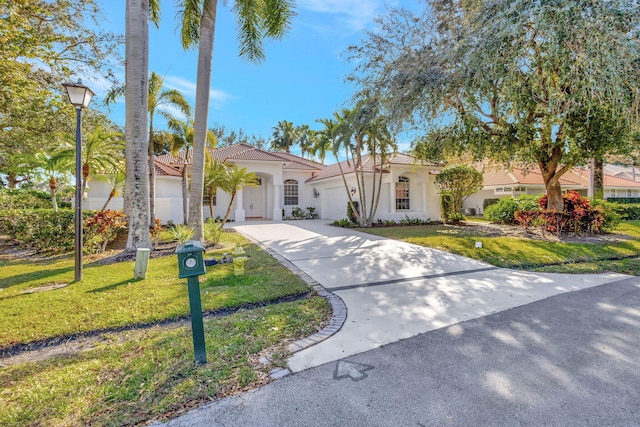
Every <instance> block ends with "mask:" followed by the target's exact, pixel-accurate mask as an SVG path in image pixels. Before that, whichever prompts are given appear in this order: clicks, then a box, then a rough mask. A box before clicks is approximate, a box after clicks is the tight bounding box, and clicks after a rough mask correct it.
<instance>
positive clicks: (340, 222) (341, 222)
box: [331, 218, 353, 227]
mask: <svg viewBox="0 0 640 427" xmlns="http://www.w3.org/2000/svg"><path fill="white" fill-rule="evenodd" d="M331 225H335V226H338V227H351V225H353V223H352V222H351V220H350V219H349V218H342V219H336V220H335V221H333V222H332V223H331Z"/></svg>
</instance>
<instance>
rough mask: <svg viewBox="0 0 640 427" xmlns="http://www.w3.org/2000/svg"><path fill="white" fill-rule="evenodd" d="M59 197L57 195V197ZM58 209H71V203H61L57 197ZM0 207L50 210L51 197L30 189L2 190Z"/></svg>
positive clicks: (44, 192) (0, 192) (0, 191)
mask: <svg viewBox="0 0 640 427" xmlns="http://www.w3.org/2000/svg"><path fill="white" fill-rule="evenodd" d="M58 196H59V195H58ZM57 200H58V207H59V208H68V207H71V203H68V202H62V201H61V199H60V197H57ZM0 206H2V209H52V208H53V206H51V195H50V194H49V193H47V192H46V191H40V190H34V189H32V188H29V189H23V188H3V189H0Z"/></svg>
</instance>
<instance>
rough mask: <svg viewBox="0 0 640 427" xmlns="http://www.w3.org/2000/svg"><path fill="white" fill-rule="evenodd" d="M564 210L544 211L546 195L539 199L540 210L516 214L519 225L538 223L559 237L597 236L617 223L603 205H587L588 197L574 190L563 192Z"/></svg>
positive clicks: (606, 204) (609, 208) (607, 206)
mask: <svg viewBox="0 0 640 427" xmlns="http://www.w3.org/2000/svg"><path fill="white" fill-rule="evenodd" d="M562 198H563V199H564V211H563V212H557V211H554V210H550V209H546V206H547V196H546V195H544V196H542V197H540V200H539V201H538V205H539V208H540V209H530V210H522V211H518V212H517V213H516V220H517V222H518V223H519V224H521V225H523V226H525V227H528V226H530V225H533V224H535V223H542V225H543V226H544V227H545V229H546V230H547V231H550V232H553V233H556V234H558V235H561V234H563V233H578V234H580V233H588V234H592V233H601V232H603V231H608V230H612V229H614V228H615V226H616V225H617V223H618V222H619V220H620V219H619V218H620V217H619V215H617V214H616V212H615V209H613V208H612V207H611V204H609V203H607V202H602V201H598V202H595V203H594V207H592V206H591V202H590V200H589V199H588V198H586V197H582V196H581V195H580V194H579V193H578V192H576V191H567V192H566V193H564V194H563V195H562Z"/></svg>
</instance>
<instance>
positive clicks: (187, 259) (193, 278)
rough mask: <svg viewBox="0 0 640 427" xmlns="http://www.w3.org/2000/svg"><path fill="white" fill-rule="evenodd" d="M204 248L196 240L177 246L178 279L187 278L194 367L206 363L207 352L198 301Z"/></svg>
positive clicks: (203, 272)
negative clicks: (194, 359)
mask: <svg viewBox="0 0 640 427" xmlns="http://www.w3.org/2000/svg"><path fill="white" fill-rule="evenodd" d="M203 253H204V247H203V246H202V243H200V242H198V241H197V240H189V241H187V242H185V243H182V244H180V245H178V247H177V248H176V254H177V255H178V278H180V279H184V278H185V277H186V278H187V286H188V289H189V312H190V314H191V334H192V336H193V351H194V355H195V358H196V365H202V364H205V363H207V351H206V348H205V343H204V323H203V321H202V303H201V301H200V279H199V278H198V276H200V275H202V274H205V273H206V270H205V266H204V259H203V257H202V254H203Z"/></svg>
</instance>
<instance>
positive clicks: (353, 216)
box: [347, 201, 360, 224]
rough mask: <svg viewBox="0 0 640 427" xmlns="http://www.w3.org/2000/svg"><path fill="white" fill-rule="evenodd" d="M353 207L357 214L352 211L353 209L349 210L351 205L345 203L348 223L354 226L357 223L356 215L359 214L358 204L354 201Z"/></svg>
mask: <svg viewBox="0 0 640 427" xmlns="http://www.w3.org/2000/svg"><path fill="white" fill-rule="evenodd" d="M353 207H354V208H355V210H356V212H357V214H356V212H354V211H353V209H351V203H349V202H347V218H349V221H351V222H352V223H353V224H356V223H357V222H358V214H359V213H360V204H359V203H358V202H356V201H354V202H353Z"/></svg>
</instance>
